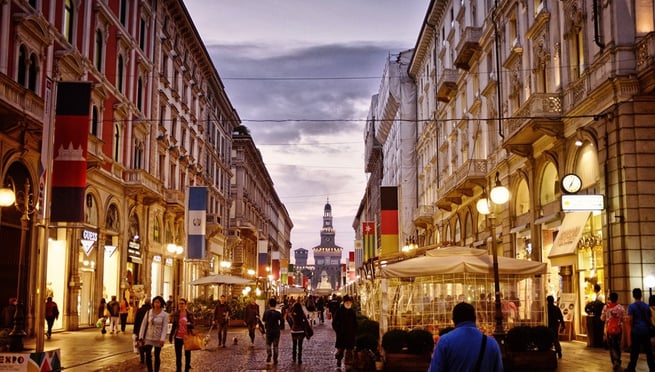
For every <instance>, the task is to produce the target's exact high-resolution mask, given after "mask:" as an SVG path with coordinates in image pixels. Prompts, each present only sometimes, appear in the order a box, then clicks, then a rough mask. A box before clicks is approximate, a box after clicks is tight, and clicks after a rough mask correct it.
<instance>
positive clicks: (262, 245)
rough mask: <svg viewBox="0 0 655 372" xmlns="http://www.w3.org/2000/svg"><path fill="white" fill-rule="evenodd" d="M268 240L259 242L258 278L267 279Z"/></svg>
mask: <svg viewBox="0 0 655 372" xmlns="http://www.w3.org/2000/svg"><path fill="white" fill-rule="evenodd" d="M267 267H268V240H258V241H257V276H258V277H260V278H267V277H268V272H267V271H266V268H267Z"/></svg>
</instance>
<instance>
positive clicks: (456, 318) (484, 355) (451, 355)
mask: <svg viewBox="0 0 655 372" xmlns="http://www.w3.org/2000/svg"><path fill="white" fill-rule="evenodd" d="M453 323H455V329H454V330H452V331H450V332H448V333H446V334H445V335H443V336H441V338H439V341H438V342H437V348H436V350H435V351H434V353H433V354H432V362H431V363H430V369H429V370H428V372H446V371H448V372H470V371H472V372H475V371H485V372H502V371H503V358H502V355H501V353H500V347H499V346H498V343H497V342H496V340H495V339H494V338H492V337H488V336H485V335H484V334H483V333H482V332H480V330H479V329H478V328H477V326H476V325H475V308H474V307H473V305H471V304H469V303H466V302H460V303H458V304H457V305H455V307H454V308H453Z"/></svg>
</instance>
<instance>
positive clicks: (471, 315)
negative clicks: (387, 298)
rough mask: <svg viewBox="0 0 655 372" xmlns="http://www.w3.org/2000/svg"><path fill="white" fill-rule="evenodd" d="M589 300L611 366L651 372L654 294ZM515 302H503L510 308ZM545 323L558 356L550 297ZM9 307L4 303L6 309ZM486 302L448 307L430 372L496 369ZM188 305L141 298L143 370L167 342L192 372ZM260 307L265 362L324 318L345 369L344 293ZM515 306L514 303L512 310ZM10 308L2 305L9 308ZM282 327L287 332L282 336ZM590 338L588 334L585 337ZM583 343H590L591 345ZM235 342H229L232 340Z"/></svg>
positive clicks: (137, 336) (137, 327) (559, 320)
mask: <svg viewBox="0 0 655 372" xmlns="http://www.w3.org/2000/svg"><path fill="white" fill-rule="evenodd" d="M595 290H596V297H595V299H594V300H593V301H590V302H589V303H588V304H587V306H586V308H585V311H586V312H587V313H588V314H589V316H590V317H595V318H596V319H593V321H590V322H589V324H590V325H589V327H594V328H595V327H597V325H596V324H594V322H597V324H600V331H597V330H596V331H590V332H601V333H602V335H603V338H602V339H603V346H606V348H607V350H608V351H609V356H610V362H611V365H612V367H613V369H614V370H615V371H618V370H621V368H622V367H621V354H622V350H625V349H626V348H627V349H629V350H630V358H629V362H628V365H627V368H626V369H625V371H628V372H632V371H635V368H636V364H637V362H638V360H639V354H640V353H642V352H643V353H645V354H646V362H647V364H648V368H649V370H655V360H654V357H653V351H652V347H651V338H652V337H653V336H655V325H654V324H655V296H653V295H651V296H650V298H649V299H648V303H645V302H644V301H642V291H641V289H640V288H635V289H633V291H632V301H631V303H630V304H629V305H627V306H626V307H624V306H623V305H621V304H620V302H619V296H618V294H617V293H616V292H611V293H610V294H609V296H608V301H607V303H604V302H602V301H601V296H600V287H598V286H597V287H596V288H595ZM517 300H518V299H512V297H511V296H510V299H508V300H507V302H508V303H514V301H517ZM546 302H547V311H546V315H547V321H546V324H547V326H548V328H549V329H550V330H551V336H552V339H553V347H554V349H555V352H556V353H557V356H558V357H559V358H561V357H562V348H561V345H560V342H559V336H558V335H559V334H560V332H561V331H562V329H563V328H564V327H565V322H564V318H563V315H562V311H561V310H560V307H559V306H557V305H556V302H555V298H554V297H553V296H547V297H546ZM10 304H11V303H10ZM489 304H490V301H489V300H488V298H487V297H486V296H484V298H483V297H481V298H480V299H479V301H475V302H473V303H467V302H464V301H461V302H458V303H454V304H453V307H452V312H451V315H450V316H449V318H450V320H451V321H452V323H453V324H454V327H448V329H447V331H445V332H443V333H440V337H439V338H438V342H437V343H436V345H435V348H434V352H433V354H432V361H431V365H430V368H429V371H430V372H437V371H469V370H485V371H502V370H503V364H502V363H503V361H502V356H501V352H500V348H499V345H498V344H497V342H496V341H495V339H494V338H493V337H487V336H485V335H484V333H483V332H482V331H481V330H480V329H479V327H478V323H479V322H480V321H484V319H486V318H487V317H489V314H488V313H491V312H492V311H493V309H491V308H490V307H489ZM187 305H188V304H187V300H186V299H184V298H180V299H178V301H177V306H175V303H174V302H173V301H172V296H171V297H170V298H169V300H168V301H165V300H164V298H163V297H161V296H155V297H153V298H152V300H151V299H149V298H146V299H144V301H143V304H142V305H141V307H140V308H139V309H137V310H136V311H135V314H134V317H133V322H134V326H133V339H134V341H135V351H136V352H138V354H139V357H140V362H141V363H143V364H146V366H147V369H148V371H149V372H152V371H155V372H158V371H159V369H160V366H161V357H160V353H161V350H162V347H163V346H164V344H165V342H166V339H167V338H168V341H169V342H170V343H171V344H174V348H175V363H176V370H177V371H182V370H183V369H184V371H186V372H188V371H189V370H190V369H191V357H192V353H191V350H189V349H187V348H186V347H185V338H186V337H187V336H189V335H193V334H194V327H195V326H196V324H195V318H194V314H193V312H192V311H190V310H188V309H187ZM266 305H267V308H266V309H265V310H264V311H263V312H261V311H260V308H259V304H258V303H257V301H256V299H255V297H251V298H249V300H248V303H247V305H245V308H244V311H243V313H244V314H243V317H244V323H245V325H246V326H247V329H248V337H249V339H250V344H251V347H253V346H254V344H255V339H256V335H257V332H261V333H262V334H264V336H265V342H266V362H267V363H272V364H277V363H278V360H279V354H280V352H279V343H280V337H281V336H282V335H283V334H289V336H290V339H291V345H292V346H291V347H292V350H291V356H292V362H293V363H297V364H299V365H300V364H302V363H303V344H304V340H305V339H310V338H311V337H312V334H313V330H312V327H313V326H314V325H316V324H319V323H324V322H325V320H331V326H332V328H333V330H334V333H335V343H334V346H335V354H334V355H335V359H336V364H337V367H341V366H342V364H344V363H345V365H351V364H352V363H353V360H354V348H355V336H356V331H357V317H356V311H355V308H354V307H353V299H352V298H351V297H350V296H348V295H345V296H343V298H342V297H338V296H331V298H330V297H328V296H312V295H309V296H301V297H298V298H294V297H291V296H289V297H287V296H282V297H279V298H276V297H273V298H270V299H269V300H268V301H267V303H266ZM518 306H520V304H515V307H516V308H517V307H518ZM128 307H129V304H128V302H127V301H125V299H122V300H121V301H120V302H119V301H118V300H117V298H116V296H112V297H111V300H110V301H109V302H106V301H105V300H104V299H102V300H101V301H100V305H99V307H98V316H99V317H100V318H101V319H102V320H103V321H102V325H101V332H102V333H103V334H104V333H106V332H107V331H106V327H109V328H110V329H109V332H110V333H112V334H118V333H119V332H125V330H126V323H127V315H126V314H127V313H128V311H127V310H128ZM8 308H9V307H8ZM45 309H46V311H45V313H46V314H45V318H46V319H45V320H46V323H47V330H46V335H47V337H48V339H49V338H50V337H51V334H52V324H53V323H54V321H55V320H56V319H57V318H58V317H59V309H58V307H57V304H56V303H55V302H54V301H52V298H51V297H49V298H48V299H47V302H46V305H45ZM235 310H236V309H231V308H230V304H229V303H228V302H227V299H226V296H225V295H221V296H220V298H219V301H218V302H217V303H216V305H215V307H214V309H213V316H212V319H211V329H210V331H211V330H212V329H215V330H216V333H217V339H218V340H217V341H218V347H219V348H226V347H227V346H228V345H229V344H230V343H229V341H228V339H227V334H228V328H229V324H230V322H229V321H230V319H231V317H232V316H234V315H235V314H234V312H235ZM2 316H3V317H4V318H5V319H4V320H3V322H4V323H6V324H10V322H11V318H12V317H11V314H9V313H8V312H3V314H2ZM286 327H288V328H289V332H284V333H283V332H282V331H283V330H284V329H285V328H286ZM590 337H592V336H590ZM590 342H592V341H591V340H590ZM235 343H236V341H235Z"/></svg>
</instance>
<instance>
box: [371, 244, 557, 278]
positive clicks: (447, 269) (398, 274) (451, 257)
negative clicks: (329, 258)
mask: <svg viewBox="0 0 655 372" xmlns="http://www.w3.org/2000/svg"><path fill="white" fill-rule="evenodd" d="M498 271H499V273H500V274H503V275H512V274H513V275H517V276H525V277H527V276H531V275H538V274H545V273H546V264H545V263H543V262H538V261H527V260H518V259H514V258H510V257H503V256H499V257H498ZM455 273H469V274H492V273H493V257H492V256H491V255H489V254H487V251H486V250H481V249H474V248H467V247H449V248H440V249H433V250H430V251H428V252H426V253H425V256H421V257H415V258H410V259H406V260H404V261H400V262H396V263H393V264H389V265H387V266H386V267H383V268H382V270H381V276H382V277H383V278H408V277H420V276H430V275H439V274H455Z"/></svg>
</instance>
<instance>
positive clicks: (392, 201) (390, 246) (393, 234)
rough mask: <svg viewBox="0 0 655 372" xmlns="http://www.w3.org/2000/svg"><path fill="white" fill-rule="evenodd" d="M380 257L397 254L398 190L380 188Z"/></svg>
mask: <svg viewBox="0 0 655 372" xmlns="http://www.w3.org/2000/svg"><path fill="white" fill-rule="evenodd" d="M380 199H381V200H380V205H381V208H380V209H381V211H380V235H381V244H382V247H381V248H382V249H381V252H380V256H386V255H390V254H394V253H397V252H398V188H397V187H396V186H382V187H380Z"/></svg>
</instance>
